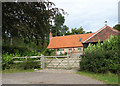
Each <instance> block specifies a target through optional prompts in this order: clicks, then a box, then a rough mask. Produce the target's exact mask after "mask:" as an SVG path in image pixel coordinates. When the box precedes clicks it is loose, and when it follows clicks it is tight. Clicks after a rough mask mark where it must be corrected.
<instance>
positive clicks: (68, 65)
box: [67, 54, 70, 69]
mask: <svg viewBox="0 0 120 86" xmlns="http://www.w3.org/2000/svg"><path fill="white" fill-rule="evenodd" d="M67 67H68V69H69V68H70V64H69V55H68V54H67Z"/></svg>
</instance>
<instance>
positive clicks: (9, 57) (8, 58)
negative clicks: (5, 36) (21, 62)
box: [2, 53, 13, 70]
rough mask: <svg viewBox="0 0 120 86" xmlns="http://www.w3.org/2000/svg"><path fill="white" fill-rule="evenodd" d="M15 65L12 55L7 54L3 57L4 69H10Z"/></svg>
mask: <svg viewBox="0 0 120 86" xmlns="http://www.w3.org/2000/svg"><path fill="white" fill-rule="evenodd" d="M12 64H13V59H12V55H11V54H10V55H9V54H8V53H6V54H3V55H2V69H3V70H4V69H9V68H10V67H11V65H12Z"/></svg>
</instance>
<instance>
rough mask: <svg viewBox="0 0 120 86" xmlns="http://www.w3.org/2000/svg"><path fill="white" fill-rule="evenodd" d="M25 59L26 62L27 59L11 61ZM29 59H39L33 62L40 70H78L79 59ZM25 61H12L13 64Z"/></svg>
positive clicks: (51, 57)
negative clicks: (39, 66)
mask: <svg viewBox="0 0 120 86" xmlns="http://www.w3.org/2000/svg"><path fill="white" fill-rule="evenodd" d="M19 58H25V59H26V61H27V58H28V57H13V59H19ZM29 58H39V60H34V62H40V63H41V64H40V65H41V68H43V69H44V68H53V69H54V68H55V69H57V68H63V69H71V68H79V62H80V58H79V57H70V56H69V55H67V56H44V55H41V56H30V57H29ZM26 61H14V63H19V62H26Z"/></svg>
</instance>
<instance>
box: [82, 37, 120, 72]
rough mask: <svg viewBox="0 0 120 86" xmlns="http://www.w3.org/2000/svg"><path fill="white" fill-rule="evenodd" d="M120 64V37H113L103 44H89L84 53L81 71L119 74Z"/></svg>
mask: <svg viewBox="0 0 120 86" xmlns="http://www.w3.org/2000/svg"><path fill="white" fill-rule="evenodd" d="M119 62H120V36H111V37H110V39H107V40H106V41H104V42H103V43H100V41H99V42H98V44H96V45H93V44H89V46H88V48H87V49H85V51H84V53H83V56H82V61H81V62H80V69H81V70H86V71H91V72H95V73H105V72H108V71H110V72H113V73H119V71H120V70H119V67H120V64H119Z"/></svg>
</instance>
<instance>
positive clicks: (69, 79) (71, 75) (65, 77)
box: [2, 69, 103, 84]
mask: <svg viewBox="0 0 120 86" xmlns="http://www.w3.org/2000/svg"><path fill="white" fill-rule="evenodd" d="M58 71H59V72H58ZM60 71H61V72H60ZM2 83H3V84H103V83H102V82H100V81H98V80H95V79H91V78H89V77H86V76H83V75H79V74H75V72H72V71H67V72H66V70H57V71H56V70H47V69H46V70H40V71H36V72H26V73H9V74H3V75H2Z"/></svg>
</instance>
